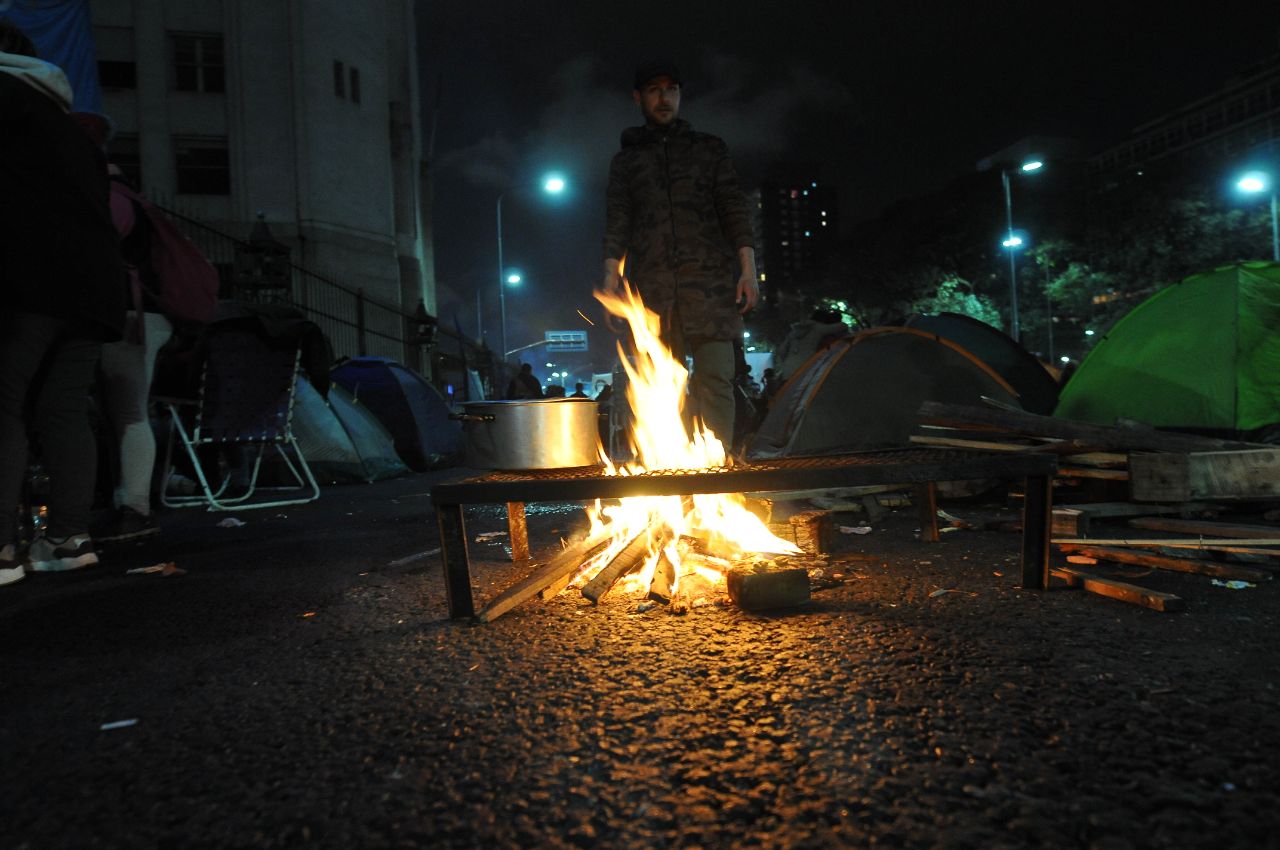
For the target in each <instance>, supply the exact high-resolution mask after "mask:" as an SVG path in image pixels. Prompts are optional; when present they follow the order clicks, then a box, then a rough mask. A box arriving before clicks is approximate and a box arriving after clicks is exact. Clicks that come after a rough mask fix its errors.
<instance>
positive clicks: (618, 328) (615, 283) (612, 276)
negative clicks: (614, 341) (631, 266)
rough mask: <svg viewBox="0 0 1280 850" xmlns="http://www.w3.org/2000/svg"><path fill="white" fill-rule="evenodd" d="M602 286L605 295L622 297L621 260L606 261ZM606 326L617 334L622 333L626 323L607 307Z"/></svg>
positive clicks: (605, 314) (605, 313) (605, 312)
mask: <svg viewBox="0 0 1280 850" xmlns="http://www.w3.org/2000/svg"><path fill="white" fill-rule="evenodd" d="M600 288H601V289H602V290H603V291H604V294H605V295H611V296H613V297H614V298H621V297H622V269H621V262H620V261H619V260H615V259H612V258H610V259H607V260H605V261H604V280H603V281H602V282H601V284H600ZM604 326H605V327H606V328H608V329H609V330H610V332H612V333H615V334H620V333H622V332H623V331H624V330H626V325H625V323H623V322H622V321H620V320H619V319H618V317H617V316H615V315H613V314H612V313H610V312H609V311H608V309H606V310H605V311H604Z"/></svg>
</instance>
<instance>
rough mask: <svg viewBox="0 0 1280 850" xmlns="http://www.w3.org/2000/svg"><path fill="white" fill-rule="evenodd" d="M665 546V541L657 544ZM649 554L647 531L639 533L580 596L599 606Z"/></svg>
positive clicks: (589, 583) (597, 574)
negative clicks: (619, 581) (622, 579)
mask: <svg viewBox="0 0 1280 850" xmlns="http://www.w3.org/2000/svg"><path fill="white" fill-rule="evenodd" d="M663 545H665V541H659V542H658V548H661V547H662V546H663ZM648 552H649V531H648V530H647V529H646V530H645V531H642V532H640V533H639V534H637V535H636V536H635V537H633V538H632V539H631V542H630V543H628V544H627V545H626V546H624V547H623V548H622V551H620V552H619V553H618V554H617V555H614V556H613V560H611V561H610V562H609V563H608V564H606V565H605V568H604V569H603V570H601V571H600V572H598V573H596V575H595V578H593V579H591V581H589V582H587V584H586V586H585V587H583V588H582V595H583V596H585V597H586V598H588V599H590V600H591V601H592V602H593V603H595V604H596V605H599V604H600V600H601V599H602V598H603V597H604V595H605V594H606V593H608V592H609V591H610V590H611V589H613V586H614V585H615V584H617V583H618V580H619V579H620V578H622V577H623V576H625V575H626V574H627V573H629V572H631V571H632V570H637V569H639V568H640V566H641V565H642V564H643V563H644V556H645V555H646V554H648Z"/></svg>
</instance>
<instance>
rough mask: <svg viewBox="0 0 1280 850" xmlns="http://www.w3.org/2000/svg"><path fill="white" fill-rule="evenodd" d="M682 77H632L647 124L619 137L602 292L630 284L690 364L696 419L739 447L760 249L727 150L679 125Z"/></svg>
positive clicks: (668, 68)
mask: <svg viewBox="0 0 1280 850" xmlns="http://www.w3.org/2000/svg"><path fill="white" fill-rule="evenodd" d="M682 82H683V78H682V77H681V75H680V72H679V71H678V70H676V68H675V66H674V65H672V64H671V63H670V62H650V63H648V64H645V65H642V66H641V67H640V68H639V69H638V70H637V71H636V74H635V80H634V90H633V91H632V93H631V96H632V98H633V99H634V100H635V102H636V104H637V105H638V106H639V107H640V113H641V115H643V116H644V125H643V126H641V127H629V128H627V129H626V130H624V131H623V133H622V150H621V151H619V152H618V153H616V154H614V157H613V161H612V162H611V163H610V165H609V190H608V197H607V204H608V207H607V221H606V227H605V240H604V254H605V261H604V291H605V292H606V293H610V294H615V295H616V294H619V293H620V292H621V289H622V272H621V270H620V268H619V266H620V264H621V262H622V260H623V258H624V257H625V258H626V276H627V279H628V280H629V281H630V282H631V284H632V285H633V286H634V287H635V288H636V290H637V292H639V294H640V297H641V298H642V299H643V300H644V303H645V306H646V307H648V308H649V309H650V310H652V311H654V312H655V313H657V314H658V316H660V317H661V319H662V335H663V341H664V342H665V343H666V344H667V346H668V347H669V348H670V349H671V351H672V353H673V354H674V355H675V357H676V358H677V359H678V360H681V361H682V362H683V360H684V358H685V357H690V358H692V360H693V371H692V376H691V378H690V400H691V402H692V404H691V412H692V413H693V414H694V415H695V416H697V417H699V418H701V419H702V421H703V423H704V424H705V425H706V427H707V428H709V429H710V430H711V431H712V432H713V433H714V434H715V435H716V436H717V437H718V438H719V439H720V441H721V442H722V443H723V444H724V446H725V448H726V450H728V449H729V448H730V447H731V444H732V440H733V419H734V396H733V381H734V377H735V375H736V371H737V362H736V358H735V356H734V349H733V344H734V341H735V340H741V339H742V331H743V324H742V315H743V314H744V313H746V312H748V311H749V310H751V308H753V307H754V306H755V305H756V301H757V300H758V299H759V297H760V290H759V287H758V286H757V284H756V259H755V245H754V241H753V238H752V234H751V222H750V218H749V217H748V214H747V203H746V198H745V197H744V196H743V193H742V186H741V184H740V183H739V181H738V175H737V172H736V171H734V168H733V163H732V162H731V161H730V159H729V149H728V147H727V146H726V145H725V143H724V141H723V140H721V139H719V138H718V137H716V136H712V135H710V134H707V133H699V132H696V131H695V130H694V129H693V127H692V126H690V124H689V123H688V122H687V121H685V120H683V119H681V118H679V113H680V94H681V91H680V87H681V83H682Z"/></svg>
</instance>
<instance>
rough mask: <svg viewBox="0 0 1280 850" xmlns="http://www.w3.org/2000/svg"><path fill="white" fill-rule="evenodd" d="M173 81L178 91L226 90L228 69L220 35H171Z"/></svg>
mask: <svg viewBox="0 0 1280 850" xmlns="http://www.w3.org/2000/svg"><path fill="white" fill-rule="evenodd" d="M173 72H174V76H173V84H174V88H176V89H177V90H178V91H199V92H225V91H226V90H227V68H226V63H225V60H224V59H223V52H222V36H220V35H177V34H175V35H174V36H173Z"/></svg>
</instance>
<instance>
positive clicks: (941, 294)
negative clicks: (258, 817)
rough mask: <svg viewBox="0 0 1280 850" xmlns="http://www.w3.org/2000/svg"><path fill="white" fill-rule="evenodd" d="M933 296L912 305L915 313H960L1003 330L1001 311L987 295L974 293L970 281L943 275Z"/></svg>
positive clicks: (952, 275)
mask: <svg viewBox="0 0 1280 850" xmlns="http://www.w3.org/2000/svg"><path fill="white" fill-rule="evenodd" d="M941 277H942V280H941V281H940V282H939V283H938V285H937V288H936V289H935V290H934V292H933V294H932V295H930V296H927V297H925V298H921V299H918V300H917V301H915V302H914V303H913V304H912V305H911V308H912V312H915V313H960V314H961V315H965V316H970V317H972V318H974V319H977V320H978V321H980V322H986V323H987V324H988V325H991V326H992V327H995V328H1003V325H1004V323H1003V322H1002V321H1001V319H1000V311H999V310H998V309H997V308H996V306H995V304H994V303H992V301H991V299H990V298H988V297H987V296H985V295H979V294H977V293H976V292H974V291H973V286H972V285H971V284H970V283H969V281H967V280H965V279H964V278H962V277H959V276H957V275H955V274H945V273H944V274H942V275H941Z"/></svg>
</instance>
